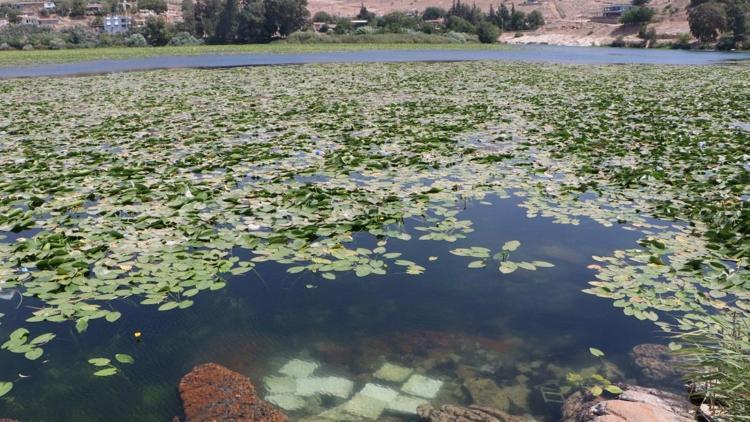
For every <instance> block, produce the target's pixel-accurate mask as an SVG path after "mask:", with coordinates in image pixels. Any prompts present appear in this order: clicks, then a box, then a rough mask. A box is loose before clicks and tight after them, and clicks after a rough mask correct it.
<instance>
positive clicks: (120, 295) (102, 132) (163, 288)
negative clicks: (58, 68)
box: [0, 63, 750, 412]
mask: <svg viewBox="0 0 750 422" xmlns="http://www.w3.org/2000/svg"><path fill="white" fill-rule="evenodd" d="M476 66H479V64H476V63H443V64H427V63H425V64H366V65H362V64H331V65H314V66H295V67H285V68H283V71H281V70H280V69H279V68H274V67H266V68H252V69H231V70H216V71H198V70H179V71H157V72H143V73H137V74H117V75H107V76H88V77H79V78H70V79H33V80H8V81H0V133H1V134H2V138H0V151H2V154H0V168H2V170H0V172H2V175H3V176H4V177H2V178H0V231H2V232H3V235H4V236H5V238H3V239H0V277H2V280H0V281H1V282H2V286H3V289H6V288H9V289H18V290H19V291H20V292H22V294H23V295H24V296H25V297H26V298H29V299H31V301H33V305H34V308H24V309H23V310H22V311H21V312H28V315H24V316H25V317H27V321H28V322H29V323H34V322H59V323H62V324H64V325H71V326H73V325H74V326H75V328H76V329H77V330H78V331H81V332H82V331H85V330H86V329H87V327H88V326H89V325H90V324H93V323H103V322H104V321H107V322H110V323H114V324H117V323H118V321H119V320H120V318H121V316H122V315H121V311H118V310H117V309H118V308H117V304H118V303H119V302H120V301H122V300H124V299H134V300H136V301H137V302H138V303H141V304H143V305H151V306H154V307H155V308H156V309H159V310H162V311H169V310H174V311H177V310H179V309H185V308H188V307H190V306H192V305H193V301H194V299H192V298H194V297H196V296H198V295H199V294H208V292H211V291H215V290H219V289H222V288H223V287H224V286H225V285H226V282H227V280H228V278H229V277H231V276H232V275H239V274H254V273H255V271H256V266H257V265H258V264H260V263H263V262H274V263H279V264H282V265H285V266H286V268H287V272H288V273H291V274H299V277H306V278H309V279H318V280H317V281H316V284H320V283H324V282H331V281H332V280H337V274H341V273H349V272H351V273H354V274H356V275H357V276H359V277H375V276H378V275H383V274H388V273H394V272H399V273H400V272H405V273H406V274H411V275H418V274H422V273H429V271H430V263H432V262H434V261H435V260H437V259H438V257H437V256H436V255H437V253H435V252H431V253H432V254H433V255H432V256H431V257H430V258H429V259H424V258H418V257H413V256H405V255H404V252H403V250H400V248H399V245H401V244H403V243H402V242H407V241H408V242H441V243H442V244H445V245H447V246H446V248H447V247H451V248H452V249H446V252H450V253H452V254H454V255H458V256H463V257H468V258H471V259H472V260H471V261H470V262H469V263H468V266H469V267H470V268H476V269H480V268H483V267H489V266H490V264H491V263H492V265H496V268H497V270H498V271H500V273H502V274H503V275H504V276H507V277H508V278H509V279H511V277H515V276H518V273H517V272H516V271H518V270H519V269H523V270H536V269H539V268H547V267H551V266H553V265H554V263H550V262H546V261H541V260H537V259H534V257H529V256H526V255H524V253H525V252H524V251H525V249H524V248H522V247H521V245H520V242H518V241H508V242H505V243H504V244H502V243H503V242H504V241H505V239H501V240H498V242H497V243H496V245H500V248H499V250H493V249H490V248H486V247H483V246H472V245H468V244H467V243H468V242H469V241H470V239H468V235H470V234H471V233H472V232H473V231H474V230H476V228H475V224H474V222H473V221H471V219H469V218H468V217H465V216H464V214H463V211H464V205H465V204H466V203H467V202H468V201H477V202H479V203H483V202H486V199H487V198H488V197H490V196H492V197H499V198H508V197H514V198H516V199H517V200H518V201H520V206H521V207H523V208H524V209H525V211H526V215H527V216H528V217H530V218H534V217H542V218H549V219H552V221H554V222H557V223H561V224H571V225H577V224H580V222H581V221H582V220H583V219H592V220H594V221H597V222H599V223H600V224H602V225H604V226H608V227H609V226H614V225H619V226H621V227H623V228H625V229H627V230H634V231H638V232H640V233H642V234H643V239H642V240H641V242H640V245H639V246H640V247H638V248H633V249H630V250H624V251H616V252H614V253H613V254H612V256H609V257H608V256H597V257H595V258H594V259H595V261H597V263H595V264H592V266H591V268H592V269H594V270H596V271H597V272H598V274H597V276H596V277H597V280H596V281H594V282H592V286H591V287H590V288H589V289H587V290H586V291H587V292H588V293H592V294H595V295H598V296H602V297H606V298H610V299H612V300H613V302H614V304H615V306H618V307H621V308H622V309H623V311H624V312H625V313H626V314H628V315H633V316H635V317H637V318H639V319H644V320H652V321H656V322H657V323H659V324H661V326H662V327H663V328H665V329H670V328H672V327H671V324H667V323H666V322H665V321H663V319H664V318H663V314H664V313H675V314H677V313H681V314H684V317H685V318H686V319H689V320H691V321H695V322H696V323H706V324H707V323H708V322H706V320H705V312H706V311H707V310H708V311H710V312H719V313H720V315H723V313H724V312H727V311H730V310H732V311H736V312H737V313H738V314H739V315H743V317H744V315H746V313H745V312H746V311H747V310H748V309H749V308H750V300H749V299H750V298H749V297H748V291H750V279H749V278H748V277H750V275H749V272H748V262H749V261H748V259H749V258H748V255H749V254H748V251H750V246H749V244H748V243H747V239H748V234H750V225H749V223H748V222H749V219H748V213H747V211H748V205H747V204H748V201H747V195H748V192H747V186H748V185H750V171H749V168H750V164H748V163H749V162H750V142H749V141H750V139H748V138H749V137H750V132H748V131H747V130H745V129H743V126H741V125H740V126H738V125H737V123H738V122H739V123H743V122H745V123H746V122H750V111H748V107H747V97H748V96H747V94H748V92H750V71H749V70H748V69H746V68H742V67H718V66H717V67H701V68H692V67H648V66H616V67H615V66H594V67H591V66H586V67H579V66H548V65H532V64H499V63H482V64H481V67H482V69H483V71H482V72H481V73H478V72H476V71H474V69H476ZM654 92H659V93H660V94H661V95H659V96H658V97H654V95H653V93H654ZM29 93H33V95H30V94H29ZM500 93H502V95H500ZM501 223H502V222H496V223H495V224H501ZM540 236H543V234H540ZM355 239H358V240H359V241H360V242H358V243H357V244H356V246H355ZM506 239H507V238H506ZM490 246H492V245H490ZM492 247H493V248H495V247H497V246H492ZM602 254H603V255H606V254H608V251H603V252H602ZM517 257H519V258H517ZM433 258H435V259H433ZM438 263H440V262H438ZM305 285H310V286H313V287H314V286H315V285H313V284H312V283H302V286H305ZM16 328H22V327H12V329H16ZM22 339H23V340H24V341H23V342H21V340H22ZM12 340H13V341H14V343H13V345H14V348H16V349H17V350H22V351H23V353H24V354H26V353H27V352H29V351H30V350H37V349H38V350H41V348H38V347H36V346H37V345H34V346H35V347H32V348H31V349H29V350H26V349H27V346H26V344H27V343H26V341H28V339H27V337H26V336H22V335H20V334H17V335H16V338H14V339H12ZM46 340H47V341H49V340H51V338H50V339H46ZM32 341H33V340H32ZM16 343H18V344H16ZM39 345H41V344H39ZM15 346H18V347H15ZM37 353H40V352H33V353H32V355H31V357H34V356H36V354H37ZM36 357H39V356H36ZM314 371H315V368H312V370H310V368H309V365H308V367H307V368H303V367H302V366H300V367H296V366H294V367H290V368H288V371H282V374H285V375H287V376H290V377H296V378H306V377H308V376H309V375H311V374H312V373H313V372H314ZM110 372H111V371H110ZM287 372H288V373H287ZM303 373H306V375H302V374H303ZM412 377H416V375H412ZM407 382H408V381H407ZM415 382H416V381H415ZM603 385H604V384H603ZM606 387H608V385H605V386H604V387H602V388H606ZM295 388H296V386H295ZM414 388H415V389H414V390H413V391H412V390H411V389H410V390H409V391H408V393H409V394H412V393H413V394H416V395H419V394H417V393H416V391H419V392H423V393H424V394H427V391H426V390H424V389H425V388H426V387H424V386H421V384H419V383H417V384H415V386H414ZM280 394H281V393H280ZM284 394H285V393H284ZM279 400H282V399H279ZM359 400H364V398H362V399H359ZM368 403H369V402H368ZM297 404H298V403H297ZM361 405H362V406H363V407H364V408H368V409H370V407H371V406H370V404H367V403H364V402H363V403H361ZM352 406H354V405H352ZM357 408H359V407H357ZM373 409H374V410H373ZM373 409H370V410H372V411H373V412H375V411H376V410H377V406H376V407H375V408H373ZM380 410H381V411H382V409H380Z"/></svg>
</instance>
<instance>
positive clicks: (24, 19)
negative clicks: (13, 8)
mask: <svg viewBox="0 0 750 422" xmlns="http://www.w3.org/2000/svg"><path fill="white" fill-rule="evenodd" d="M18 23H20V24H21V25H29V26H39V18H38V17H37V16H36V15H21V16H19V17H18Z"/></svg>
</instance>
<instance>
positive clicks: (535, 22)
mask: <svg viewBox="0 0 750 422" xmlns="http://www.w3.org/2000/svg"><path fill="white" fill-rule="evenodd" d="M543 25H544V16H543V15H542V12H540V11H538V10H533V11H532V12H531V13H529V15H528V16H526V28H528V29H531V30H534V29H537V28H539V27H541V26H543Z"/></svg>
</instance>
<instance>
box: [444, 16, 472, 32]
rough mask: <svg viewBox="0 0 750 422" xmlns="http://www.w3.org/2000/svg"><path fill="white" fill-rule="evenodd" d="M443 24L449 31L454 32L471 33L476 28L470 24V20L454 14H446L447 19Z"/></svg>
mask: <svg viewBox="0 0 750 422" xmlns="http://www.w3.org/2000/svg"><path fill="white" fill-rule="evenodd" d="M445 26H446V27H447V28H448V29H450V30H451V31H455V32H467V33H471V34H473V33H475V32H476V28H475V27H474V25H472V24H471V22H469V21H467V20H466V19H464V18H462V17H460V16H455V15H450V16H448V19H447V20H446V22H445Z"/></svg>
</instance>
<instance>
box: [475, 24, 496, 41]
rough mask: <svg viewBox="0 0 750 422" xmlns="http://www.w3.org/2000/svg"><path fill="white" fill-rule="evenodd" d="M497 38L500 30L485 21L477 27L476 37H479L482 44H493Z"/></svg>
mask: <svg viewBox="0 0 750 422" xmlns="http://www.w3.org/2000/svg"><path fill="white" fill-rule="evenodd" d="M499 36H500V29H499V28H498V27H496V26H495V25H493V24H491V23H489V22H487V21H483V22H481V23H480V24H479V26H478V27H477V37H479V42H481V43H483V44H492V43H495V42H497V37H499Z"/></svg>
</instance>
